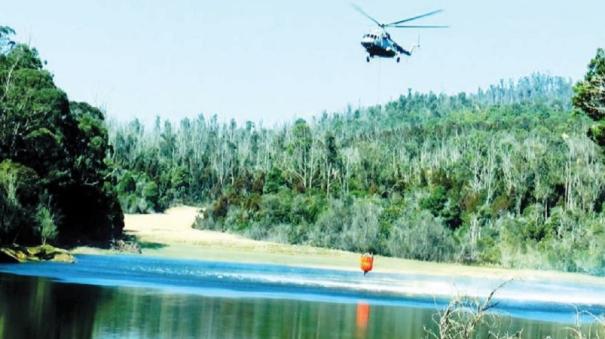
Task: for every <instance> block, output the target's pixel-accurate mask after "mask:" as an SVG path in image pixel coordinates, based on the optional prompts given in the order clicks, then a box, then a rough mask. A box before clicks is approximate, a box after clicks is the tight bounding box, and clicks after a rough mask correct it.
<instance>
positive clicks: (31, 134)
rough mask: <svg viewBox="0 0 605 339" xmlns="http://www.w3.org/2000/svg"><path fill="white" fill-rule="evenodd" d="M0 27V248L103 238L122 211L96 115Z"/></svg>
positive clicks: (117, 230)
mask: <svg viewBox="0 0 605 339" xmlns="http://www.w3.org/2000/svg"><path fill="white" fill-rule="evenodd" d="M13 34H14V31H13V30H12V29H11V28H9V27H4V26H0V245H5V244H12V243H19V244H39V243H45V242H46V241H50V242H53V243H59V244H63V245H73V244H76V243H90V242H95V243H99V242H106V241H108V240H110V239H113V238H115V237H117V236H119V235H120V234H121V232H122V227H123V215H122V210H121V208H120V205H119V202H118V200H117V195H116V193H115V190H114V188H113V186H114V183H113V182H114V180H115V178H114V177H113V176H112V173H113V171H112V170H111V168H110V166H109V165H108V164H107V163H106V160H107V151H108V150H109V145H108V136H107V129H106V126H105V122H104V118H103V114H102V113H101V111H99V110H98V109H96V108H94V107H92V106H90V105H88V104H86V103H78V102H70V101H69V100H68V97H67V95H66V94H65V93H64V92H63V91H62V90H61V89H59V88H57V87H56V86H55V84H54V82H53V76H52V75H51V74H50V73H49V72H48V71H46V70H45V69H44V67H43V62H42V60H41V59H40V57H39V56H38V52H37V51H36V50H35V49H33V48H31V47H29V46H27V45H24V44H19V43H16V42H14V41H12V40H11V37H12V35H13Z"/></svg>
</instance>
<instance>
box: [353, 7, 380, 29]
mask: <svg viewBox="0 0 605 339" xmlns="http://www.w3.org/2000/svg"><path fill="white" fill-rule="evenodd" d="M351 6H353V8H355V9H356V10H357V11H358V12H359V13H361V14H362V15H363V16H365V17H366V18H368V19H370V20H372V21H374V23H376V24H377V25H378V26H380V27H383V26H384V25H383V24H381V23H380V22H379V21H378V20H376V19H374V18H372V17H371V16H370V15H369V14H368V13H366V12H364V11H363V9H361V8H360V7H359V6H357V5H356V4H351Z"/></svg>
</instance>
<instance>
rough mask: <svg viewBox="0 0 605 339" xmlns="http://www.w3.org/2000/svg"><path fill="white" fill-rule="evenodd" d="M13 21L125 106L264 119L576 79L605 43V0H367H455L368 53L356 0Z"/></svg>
mask: <svg viewBox="0 0 605 339" xmlns="http://www.w3.org/2000/svg"><path fill="white" fill-rule="evenodd" d="M0 3H1V5H0V25H9V26H12V27H13V28H14V29H16V30H17V32H18V40H20V41H24V42H27V41H29V42H31V44H32V45H34V46H35V47H37V48H38V50H39V51H40V54H41V55H42V57H43V59H45V60H47V61H48V65H47V67H48V69H50V70H51V71H52V72H53V73H54V74H55V80H56V82H57V84H58V85H59V86H60V87H62V88H63V89H65V90H66V91H67V93H68V94H69V95H70V98H71V99H73V100H85V101H88V102H90V103H92V104H96V105H99V106H102V107H104V108H105V109H106V110H107V112H108V114H109V115H110V116H112V117H116V118H118V119H119V120H126V119H131V118H133V117H140V118H142V119H143V120H145V121H151V120H152V119H153V117H154V116H155V115H158V114H159V115H161V116H163V117H170V118H172V119H180V118H182V117H185V116H195V115H197V114H199V113H205V114H214V113H216V114H218V115H219V116H220V117H221V120H223V119H230V118H232V117H234V118H236V119H237V120H238V121H245V120H254V121H259V120H262V121H264V122H265V124H272V123H274V122H278V121H287V120H291V119H292V118H293V117H299V116H302V117H309V116H312V115H316V114H319V113H321V112H322V111H323V110H327V111H335V110H341V109H343V108H344V107H346V105H347V104H351V105H353V106H357V105H359V104H361V105H373V104H376V103H378V102H385V101H387V100H389V99H391V98H396V97H398V96H399V95H400V94H401V93H404V92H407V89H408V88H412V89H413V90H418V91H429V90H433V91H435V92H447V93H453V92H458V91H474V90H476V89H477V88H478V87H479V86H483V87H484V86H486V85H489V84H491V83H495V82H496V81H497V80H499V79H501V78H505V79H508V78H517V77H519V76H523V75H527V74H530V73H532V72H535V71H540V72H545V73H549V74H553V75H562V76H565V77H570V78H572V79H574V80H576V79H578V78H579V77H581V76H582V74H583V73H584V71H585V69H586V64H587V63H588V61H589V59H590V58H591V57H592V56H594V54H595V51H596V48H597V47H599V45H600V46H601V47H605V24H603V13H605V1H603V0H584V1H582V0H578V1H553V0H550V1H548V0H534V1H527V0H525V1H522V0H508V1H479V0H475V1H472V0H459V1H444V0H409V1H401V0H399V1H395V0H384V1H369V0H359V1H356V3H357V4H359V5H360V6H362V7H363V8H364V9H365V10H366V11H367V12H369V13H370V14H372V15H373V16H375V17H376V18H378V19H380V20H383V21H387V22H388V21H395V20H397V19H401V18H405V17H409V16H413V15H416V14H419V13H423V12H426V11H430V10H433V9H437V8H443V9H445V10H446V12H445V13H442V14H439V15H436V16H434V17H431V18H428V19H423V20H422V21H418V22H417V23H419V24H420V23H427V24H429V23H431V24H448V25H451V28H449V29H447V30H432V31H428V30H425V31H417V30H391V35H392V37H393V38H394V39H395V40H396V41H398V42H399V43H400V44H401V45H403V46H409V45H411V44H412V43H413V42H415V41H416V39H417V35H418V33H420V38H421V44H422V48H421V49H420V50H419V51H418V52H417V53H416V54H415V55H414V56H413V57H412V58H410V59H408V60H405V61H403V60H402V63H401V64H396V63H395V62H394V60H391V59H385V60H382V61H379V62H372V63H370V64H366V62H365V53H364V50H363V49H362V47H361V45H360V43H359V40H360V38H361V36H362V35H363V34H364V33H366V32H367V31H368V30H369V29H370V28H372V23H371V22H370V21H369V20H367V19H365V18H364V17H362V16H361V15H359V14H358V13H357V12H355V11H354V10H353V9H352V8H351V6H350V2H349V1H341V0H334V1H319V0H306V1H296V2H294V1H283V0H267V1H262V0H259V1H250V0H232V1H229V0H227V1H208V0H202V1H193V0H190V1H186V0H181V1H165V0H154V1H150V0H137V1H128V0H121V1H118V0H114V1H109V0H106V1H102V0H88V1H82V0H54V1H44V0H38V1H33V0H20V1H8V0H0Z"/></svg>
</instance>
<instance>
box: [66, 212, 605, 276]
mask: <svg viewBox="0 0 605 339" xmlns="http://www.w3.org/2000/svg"><path fill="white" fill-rule="evenodd" d="M197 211H198V210H197V209H196V208H194V207H187V206H181V207H175V208H171V209H169V210H167V211H166V213H162V214H146V215H141V214H127V215H125V232H126V233H127V234H130V235H134V236H136V237H137V239H138V240H139V241H140V242H141V244H142V252H143V253H142V255H147V256H157V257H166V258H182V259H200V260H211V261H212V260H213V261H232V262H244V263H245V262H250V263H267V264H285V265H293V266H305V267H323V268H333V269H343V270H359V253H352V252H346V251H338V250H329V249H323V248H316V247H310V246H300V245H287V244H277V243H271V242H266V241H255V240H251V239H246V238H243V237H241V236H239V235H234V234H228V233H222V232H215V231H206V230H204V231H202V230H196V229H193V228H192V227H191V225H192V224H193V222H194V220H195V217H196V215H197ZM73 252H74V253H75V254H112V253H115V252H112V251H107V250H100V249H96V248H89V247H79V248H76V249H74V251H73ZM373 272H394V273H403V274H419V275H436V276H439V275H444V276H459V277H460V276H462V277H465V276H466V277H469V278H483V279H485V278H489V279H502V280H509V279H515V280H545V281H558V282H569V283H574V282H576V283H583V284H595V285H599V286H604V285H605V278H603V277H594V276H590V275H585V274H577V273H564V272H555V271H536V270H513V269H504V268H491V267H477V266H465V265H460V264H446V263H433V262H422V261H416V260H406V259H398V258H388V257H381V256H376V257H375V266H374V271H373Z"/></svg>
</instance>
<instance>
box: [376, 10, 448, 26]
mask: <svg viewBox="0 0 605 339" xmlns="http://www.w3.org/2000/svg"><path fill="white" fill-rule="evenodd" d="M441 12H443V10H442V9H438V10H436V11H432V12H428V13H425V14H421V15H418V16H415V17H412V18H407V19H403V20H399V21H395V22H391V23H390V24H386V25H385V26H393V25H398V24H402V23H404V22H409V21H413V20H418V19H420V18H424V17H427V16H431V15H435V14H437V13H441Z"/></svg>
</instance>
